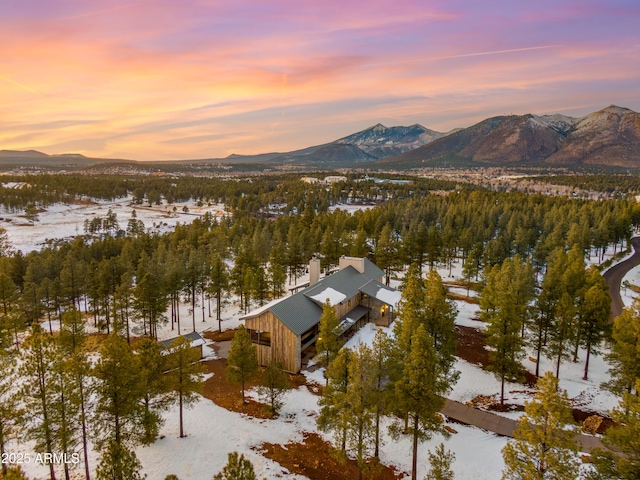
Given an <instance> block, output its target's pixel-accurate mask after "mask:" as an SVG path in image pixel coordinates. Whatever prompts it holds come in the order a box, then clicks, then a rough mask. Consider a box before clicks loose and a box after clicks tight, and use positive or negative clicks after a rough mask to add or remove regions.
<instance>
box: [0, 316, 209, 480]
mask: <svg viewBox="0 0 640 480" xmlns="http://www.w3.org/2000/svg"><path fill="white" fill-rule="evenodd" d="M99 338H100V339H101V341H100V342H99V346H98V347H97V350H96V347H95V345H92V342H95V337H94V338H90V337H89V336H88V335H87V333H86V331H85V320H84V319H83V316H82V315H81V313H80V312H79V311H78V310H76V309H75V308H73V307H71V308H69V309H68V310H66V311H65V312H64V314H63V315H62V325H61V329H60V332H59V334H58V335H56V336H51V335H49V333H47V332H45V331H43V330H42V329H41V328H40V326H39V325H38V324H34V325H33V327H32V328H31V329H30V331H29V335H28V336H27V338H26V340H25V341H24V343H23V344H22V347H21V349H20V351H19V352H18V351H17V349H12V350H5V351H2V352H0V368H1V369H2V372H3V375H2V377H1V378H0V413H1V415H0V451H1V452H2V453H3V454H4V453H5V452H6V451H7V444H8V442H10V441H12V440H13V441H16V440H18V441H28V440H31V441H34V442H35V451H37V452H42V453H43V454H44V453H46V454H53V455H56V457H57V458H58V460H57V461H51V460H49V461H47V462H45V464H47V465H48V468H49V475H50V478H51V479H52V480H55V479H56V478H60V477H59V476H60V475H63V476H64V478H65V479H66V480H69V479H70V478H71V476H72V473H73V471H74V468H81V469H83V470H84V476H85V478H86V479H89V478H91V472H90V468H89V458H90V456H91V455H93V451H92V446H93V450H95V452H98V454H99V455H100V461H99V463H98V467H97V469H96V472H95V478H96V479H104V480H107V479H108V480H113V479H117V480H129V479H136V478H143V477H142V476H141V474H140V469H141V466H140V463H139V461H138V460H137V457H136V455H135V451H134V448H135V447H136V446H138V445H149V444H151V443H153V442H154V441H155V440H156V439H157V437H158V434H159V429H160V427H161V425H162V424H163V423H164V419H163V418H162V413H163V412H165V411H166V410H168V408H169V407H170V406H171V405H173V404H178V405H179V413H180V424H179V427H180V436H181V437H183V436H184V427H183V416H182V407H183V406H184V405H189V404H190V403H191V402H193V401H194V400H195V398H196V397H195V393H196V392H199V391H200V390H201V379H200V373H202V367H201V366H200V364H199V363H198V361H199V359H200V356H199V352H197V351H195V350H193V349H192V348H191V345H190V342H189V341H188V340H186V339H185V338H184V337H178V339H177V340H176V341H175V342H173V343H172V344H171V345H170V346H169V347H168V348H167V349H163V348H162V347H161V346H160V344H159V343H158V342H156V341H154V340H152V339H149V338H143V339H140V340H139V341H137V342H135V344H134V346H133V347H131V346H129V345H128V344H127V341H126V339H125V338H124V337H123V336H122V335H121V333H119V332H117V331H114V332H112V333H111V334H109V335H108V336H106V337H99ZM96 354H97V357H96ZM9 472H10V468H9V464H8V462H7V463H5V462H3V465H2V475H8V474H9ZM13 473H14V474H15V475H19V469H18V471H14V472H13ZM17 478H22V477H20V476H18V477H17Z"/></svg>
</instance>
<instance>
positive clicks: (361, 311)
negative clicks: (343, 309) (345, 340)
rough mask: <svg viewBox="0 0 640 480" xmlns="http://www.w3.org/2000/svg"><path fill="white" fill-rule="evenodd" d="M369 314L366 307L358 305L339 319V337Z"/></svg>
mask: <svg viewBox="0 0 640 480" xmlns="http://www.w3.org/2000/svg"><path fill="white" fill-rule="evenodd" d="M368 312H369V309H368V308H367V307H363V306H362V305H358V306H357V307H355V308H353V309H352V310H351V311H349V313H347V314H346V315H345V316H343V317H342V318H341V319H340V323H339V324H338V327H339V328H340V335H342V334H343V333H344V332H346V331H347V330H349V328H351V327H352V326H353V325H354V324H355V323H356V322H357V321H358V320H360V319H361V318H362V317H364V316H365V315H366V314H367V313H368Z"/></svg>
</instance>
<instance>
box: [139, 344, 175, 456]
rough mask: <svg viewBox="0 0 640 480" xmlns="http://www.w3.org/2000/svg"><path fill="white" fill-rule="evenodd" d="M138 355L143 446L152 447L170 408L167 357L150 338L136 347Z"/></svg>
mask: <svg viewBox="0 0 640 480" xmlns="http://www.w3.org/2000/svg"><path fill="white" fill-rule="evenodd" d="M135 352H136V353H137V354H138V361H139V364H140V370H139V372H138V379H139V380H140V383H141V390H142V405H143V408H144V412H143V416H142V419H141V424H142V427H143V430H144V434H143V435H142V439H141V441H142V443H143V445H150V444H152V443H153V442H155V440H156V438H157V437H158V432H159V431H160V427H161V426H162V425H163V423H164V420H163V418H162V412H163V411H165V410H167V408H168V407H169V398H167V392H168V388H169V385H168V379H167V377H166V376H165V375H164V372H166V371H167V368H168V365H167V357H166V356H165V355H163V354H162V350H161V347H160V344H159V343H158V342H156V341H155V340H152V339H150V338H143V339H141V340H140V341H139V342H138V343H137V344H136V346H135Z"/></svg>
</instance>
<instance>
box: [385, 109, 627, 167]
mask: <svg viewBox="0 0 640 480" xmlns="http://www.w3.org/2000/svg"><path fill="white" fill-rule="evenodd" d="M541 163H542V164H547V165H550V166H552V165H555V166H560V165H563V166H571V165H603V166H616V167H634V168H640V115H639V114H638V113H637V112H634V111H633V110H629V109H626V108H621V107H617V106H610V107H607V108H604V109H602V110H600V111H598V112H594V113H590V114H589V115H586V116H584V117H582V118H572V117H566V116H564V115H543V116H538V115H531V114H528V115H509V116H502V117H493V118H488V119H487V120H483V121H482V122H480V123H478V124H476V125H473V126H471V127H469V128H465V129H462V130H459V131H458V132H455V133H452V134H451V135H447V136H446V137H443V138H440V139H436V140H434V141H432V142H430V143H428V144H425V145H423V146H421V147H418V148H416V149H414V150H411V151H409V152H405V153H403V154H400V155H394V156H391V157H387V158H385V159H383V160H381V161H379V162H377V165H379V166H381V167H383V166H386V167H387V168H389V167H393V168H399V169H402V168H414V167H420V166H430V165H451V166H461V165H476V166H482V165H487V166H489V165H516V164H517V165H522V164H541Z"/></svg>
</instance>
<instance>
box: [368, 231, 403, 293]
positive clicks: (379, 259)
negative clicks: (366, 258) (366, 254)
mask: <svg viewBox="0 0 640 480" xmlns="http://www.w3.org/2000/svg"><path fill="white" fill-rule="evenodd" d="M373 255H374V257H375V259H376V265H378V266H379V267H380V268H381V269H382V270H384V272H385V283H386V284H387V285H389V281H390V279H391V272H392V270H393V269H394V268H395V267H396V263H397V258H398V242H397V241H396V240H395V238H394V235H393V231H392V230H391V225H389V224H388V223H387V224H386V225H385V226H384V228H383V229H382V231H381V232H380V237H379V238H378V241H377V242H376V246H375V248H374V251H373Z"/></svg>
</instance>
